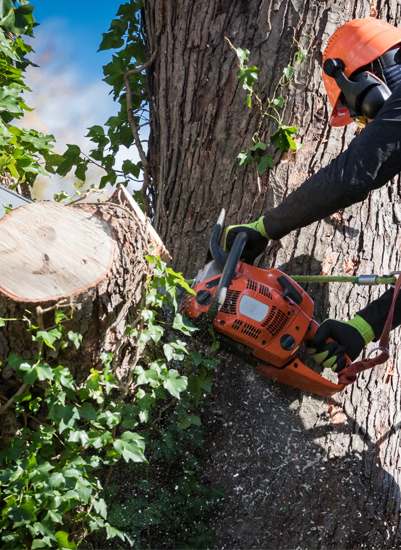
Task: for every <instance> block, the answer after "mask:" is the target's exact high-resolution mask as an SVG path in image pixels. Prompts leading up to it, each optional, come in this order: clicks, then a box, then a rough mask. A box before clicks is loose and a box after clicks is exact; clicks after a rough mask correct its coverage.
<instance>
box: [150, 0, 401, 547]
mask: <svg viewBox="0 0 401 550" xmlns="http://www.w3.org/2000/svg"><path fill="white" fill-rule="evenodd" d="M372 6H373V7H374V8H375V9H377V14H378V17H380V18H382V19H385V20H387V21H389V22H390V23H393V24H399V23H400V18H401V17H400V16H401V6H400V5H399V4H398V3H397V2H394V1H392V0H387V1H382V2H380V0H379V1H378V2H374V3H373V4H372ZM369 10H370V5H369V4H368V2H364V1H362V0H349V1H335V0H324V1H321V2H305V1H301V0H291V1H290V0H274V1H273V0H250V1H248V2H243V1H238V0H237V1H234V2H226V1H225V0H211V1H210V2H206V3H205V2H201V1H200V0H196V1H194V2H185V1H183V0H181V1H177V2H171V1H168V0H167V1H165V2H162V4H160V3H159V1H157V0H148V1H147V2H146V3H145V23H146V36H147V42H148V50H149V56H150V54H151V53H153V52H154V49H155V48H158V55H157V56H156V60H155V62H154V65H153V68H152V71H151V72H150V74H149V90H150V96H151V97H152V98H153V101H154V104H153V105H152V132H151V137H150V148H149V159H150V163H151V171H152V179H153V183H154V193H155V197H156V212H155V223H156V228H157V230H158V231H159V233H160V234H161V236H162V238H163V240H164V241H165V242H166V245H167V246H168V247H169V249H170V250H171V252H172V255H173V258H174V262H175V265H176V266H178V267H179V268H181V269H183V270H184V271H185V273H186V274H188V275H190V274H193V273H195V272H196V270H197V269H198V268H199V267H201V266H202V265H203V264H204V263H205V260H206V258H207V254H208V240H209V236H210V233H211V230H212V227H213V225H214V223H215V220H216V219H217V215H218V212H219V210H220V208H221V207H222V206H224V207H225V208H226V209H227V210H228V219H227V223H228V224H232V223H239V222H246V221H248V220H254V219H256V218H257V217H258V216H260V215H261V214H263V213H266V212H267V211H268V210H269V208H271V207H272V206H273V205H275V204H278V203H279V202H280V201H281V200H282V199H283V197H285V196H286V195H287V194H288V193H289V192H291V190H292V189H294V188H296V187H297V186H298V185H300V184H301V183H302V181H304V180H305V179H306V178H307V177H308V176H309V175H311V174H313V173H314V172H315V171H316V170H318V169H319V167H321V166H324V165H326V164H327V163H329V162H330V160H331V159H332V158H333V157H335V156H336V155H337V154H338V153H339V152H340V151H341V150H343V149H344V148H345V147H347V144H348V143H349V141H350V139H352V138H353V136H354V134H355V127H352V126H350V127H348V128H346V129H344V130H343V129H335V128H330V127H329V125H328V114H329V110H330V106H329V104H328V101H327V99H326V96H325V93H324V88H323V83H322V80H321V59H322V52H323V50H324V47H325V44H326V42H327V39H328V38H329V36H330V35H331V34H332V33H333V31H334V30H335V28H336V27H337V26H339V25H341V24H342V23H344V22H346V21H348V20H349V19H352V18H357V17H367V16H369ZM160 12H161V13H162V17H163V29H162V33H161V35H160V37H159V39H158V41H156V40H155V39H154V37H155V32H156V28H157V26H158V17H159V13H160ZM306 36H309V38H308V39H307V44H310V50H309V52H310V55H309V56H308V58H307V60H306V62H305V63H303V64H302V65H300V66H299V67H297V69H296V74H295V79H294V81H293V83H292V84H291V85H290V87H289V88H288V91H287V95H286V99H287V103H286V111H285V117H284V121H285V122H286V123H288V124H296V125H297V126H298V128H299V129H300V130H299V133H300V137H301V140H302V143H303V145H304V147H303V149H302V150H301V151H300V152H298V154H297V158H296V162H289V160H294V159H288V157H287V158H284V157H282V158H281V159H280V161H279V164H278V166H277V167H276V169H275V170H273V171H272V172H270V173H268V174H266V175H264V176H263V177H261V178H260V192H259V189H258V183H257V178H256V175H255V171H254V169H252V168H247V169H246V170H245V171H238V170H237V168H236V166H235V164H236V156H237V154H238V153H239V152H240V150H241V149H247V148H248V147H249V146H250V145H251V144H252V135H253V134H254V132H255V130H256V129H257V127H258V123H259V114H258V111H257V109H252V110H251V109H248V108H247V107H246V106H245V95H246V92H245V91H244V90H242V89H241V88H240V87H239V86H238V80H237V77H236V71H237V70H238V69H237V67H238V65H237V60H236V56H235V53H234V52H233V51H232V50H231V49H230V47H229V45H228V43H227V41H226V40H225V39H224V37H228V38H229V39H230V41H231V42H232V43H233V44H234V45H235V46H237V47H238V46H239V47H246V48H248V49H249V50H250V51H251V63H252V64H254V65H256V66H258V67H259V68H260V73H259V81H258V82H259V86H260V88H261V87H262V85H266V87H265V89H264V93H265V94H266V95H267V96H268V95H269V94H270V93H271V91H272V90H273V89H274V86H275V85H276V83H277V80H278V78H279V75H280V72H281V70H282V68H283V66H285V64H286V63H287V62H288V59H289V55H290V47H291V44H292V40H293V37H295V38H296V39H297V40H300V39H301V38H302V37H306ZM260 88H259V89H260ZM272 131H274V123H270V122H267V123H266V124H264V125H263V126H262V132H261V137H262V139H263V138H265V141H268V136H269V135H270V134H271V133H272ZM277 160H278V159H277ZM400 219H401V201H400V180H399V178H397V179H396V180H395V181H393V182H391V183H390V184H388V185H387V186H386V187H385V188H383V189H381V190H378V191H375V192H374V193H372V194H371V196H370V197H369V198H368V199H367V200H366V201H365V202H364V203H363V204H357V205H354V206H353V207H351V208H349V209H347V210H346V211H345V212H343V213H341V214H338V215H337V216H335V217H333V219H326V220H322V221H321V222H318V223H316V224H313V225H312V226H310V227H308V228H305V229H302V230H300V231H297V232H296V233H295V234H291V235H289V236H287V237H285V238H284V239H282V241H281V243H272V244H271V245H270V247H269V248H268V250H267V253H266V254H265V255H264V256H263V257H262V259H261V260H260V262H259V265H260V266H262V267H277V268H279V269H282V270H283V271H285V272H286V273H288V274H301V273H302V274H319V272H323V273H327V274H342V273H344V272H348V273H350V274H354V273H355V272H357V273H359V274H363V273H379V274H380V273H388V272H389V271H392V270H395V269H397V268H399V267H400V266H399V250H400V244H401V240H400V239H401V235H400V232H399V226H398V222H399V221H400ZM195 251H196V252H195ZM307 290H308V291H309V292H310V294H311V296H312V298H313V299H314V301H315V306H316V309H315V313H316V318H317V320H318V321H322V320H323V319H325V318H326V317H328V316H330V317H333V318H339V319H346V318H349V317H351V316H353V315H354V314H355V313H356V312H357V311H358V310H359V309H360V308H362V307H363V306H364V305H365V304H366V303H367V302H368V301H369V300H371V299H373V298H374V297H376V296H378V295H379V293H380V292H382V291H383V290H381V289H373V290H371V289H367V288H358V287H350V286H347V285H338V284H335V285H331V286H330V287H328V286H317V287H316V286H312V285H310V286H309V287H307ZM398 340H399V331H395V332H394V333H393V336H392V345H391V355H392V359H391V361H390V362H389V363H388V364H387V365H386V366H385V367H382V368H376V369H375V370H373V371H369V372H367V373H364V374H363V375H362V376H361V377H360V378H359V380H358V382H357V383H356V384H355V385H354V386H352V387H349V388H348V389H347V390H346V391H344V392H343V393H342V394H340V395H338V396H337V397H336V398H335V399H332V400H326V399H322V398H317V397H314V396H309V395H308V394H305V393H302V392H299V391H298V390H293V389H290V388H285V387H283V386H279V385H278V384H275V383H274V382H271V381H268V380H264V379H261V378H257V377H255V376H254V375H253V374H252V372H251V370H250V369H247V367H246V366H245V365H243V364H242V363H240V362H239V361H236V362H234V364H233V363H232V361H231V363H230V362H229V361H228V360H224V361H223V363H222V364H221V366H220V370H219V376H218V378H217V380H216V383H215V385H214V387H213V390H212V396H213V401H212V402H211V404H210V407H209V408H208V410H207V411H205V420H206V421H207V422H208V423H209V424H207V425H208V427H209V432H208V433H209V438H208V448H207V452H208V460H209V463H208V468H207V470H208V472H209V475H210V477H211V479H212V480H213V482H214V483H216V484H223V485H225V486H226V490H227V502H226V507H225V509H224V510H223V511H222V513H221V514H220V515H219V516H218V517H216V518H214V519H213V520H212V521H211V525H212V526H214V528H215V529H216V532H217V535H218V541H217V543H216V547H218V548H243V547H246V548H254V547H258V548H274V549H276V548H296V547H297V546H300V547H301V548H339V549H342V548H355V547H362V545H363V544H365V545H369V546H372V547H375V548H382V547H387V546H388V547H391V546H396V547H401V542H400V541H401V524H400V513H399V512H400V489H399V487H400V481H401V479H400V469H401V462H400V461H401V457H400V453H399V446H400V445H399V428H400V426H401V423H400V422H401V409H400V384H399V375H400V368H399V366H398V350H397V342H398ZM371 347H373V344H372V345H370V346H369V349H371ZM235 365H238V367H235Z"/></svg>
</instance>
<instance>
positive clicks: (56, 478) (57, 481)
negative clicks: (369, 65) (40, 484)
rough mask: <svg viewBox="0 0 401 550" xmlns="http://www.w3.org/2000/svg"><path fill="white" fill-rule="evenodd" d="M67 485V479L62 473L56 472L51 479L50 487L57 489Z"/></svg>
mask: <svg viewBox="0 0 401 550" xmlns="http://www.w3.org/2000/svg"><path fill="white" fill-rule="evenodd" d="M64 483H65V477H64V476H63V474H61V473H60V472H56V473H54V474H52V475H51V476H50V477H49V484H50V487H53V489H57V488H58V487H60V486H61V485H63V484H64Z"/></svg>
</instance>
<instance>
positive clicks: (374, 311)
mask: <svg viewBox="0 0 401 550" xmlns="http://www.w3.org/2000/svg"><path fill="white" fill-rule="evenodd" d="M393 296H394V289H393V288H390V289H389V290H386V292H385V293H384V294H383V295H382V296H380V298H378V299H377V300H374V301H373V302H371V303H370V304H369V305H368V306H366V307H365V308H364V309H362V310H361V311H358V313H357V315H359V316H360V317H362V318H363V319H365V321H366V322H367V323H369V325H370V326H371V327H372V329H373V332H374V333H375V342H376V341H377V340H379V339H380V336H381V333H382V331H383V328H384V325H385V323H386V320H387V315H388V312H389V311H390V307H391V304H392V302H393ZM399 325H401V292H400V293H399V294H398V296H397V301H396V303H395V308H394V317H393V326H392V329H394V328H396V327H398V326H399Z"/></svg>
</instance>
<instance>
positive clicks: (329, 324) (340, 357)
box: [306, 315, 375, 372]
mask: <svg viewBox="0 0 401 550" xmlns="http://www.w3.org/2000/svg"><path fill="white" fill-rule="evenodd" d="M374 337H375V335H374V332H373V330H372V327H371V326H370V325H369V324H368V323H367V322H366V321H365V320H364V319H362V317H359V315H356V316H355V317H354V319H351V320H350V321H336V320H335V319H326V320H325V321H324V322H323V323H322V324H321V325H320V327H319V328H318V329H317V331H316V334H315V337H314V338H313V340H308V341H307V342H306V351H307V352H308V353H311V354H313V355H314V356H315V360H316V361H317V362H318V363H323V367H325V368H331V370H333V371H334V372H340V371H341V370H343V369H344V368H345V366H346V364H347V359H346V357H345V356H344V354H345V353H346V354H347V355H348V356H349V358H350V359H351V361H354V360H355V359H356V358H357V357H358V355H359V354H360V353H361V351H362V350H363V348H364V347H365V346H366V344H368V343H369V342H371V341H372V340H373V339H374ZM327 338H333V340H334V342H328V343H327V342H326V340H327Z"/></svg>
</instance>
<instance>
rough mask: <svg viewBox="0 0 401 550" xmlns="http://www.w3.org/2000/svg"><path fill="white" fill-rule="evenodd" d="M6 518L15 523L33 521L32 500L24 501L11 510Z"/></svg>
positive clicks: (33, 504)
mask: <svg viewBox="0 0 401 550" xmlns="http://www.w3.org/2000/svg"><path fill="white" fill-rule="evenodd" d="M8 517H9V518H10V519H11V520H12V521H15V522H18V521H32V520H33V519H35V503H34V501H33V500H26V501H25V502H24V503H23V504H21V505H20V506H17V507H16V508H12V509H11V511H10V512H9V514H8Z"/></svg>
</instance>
